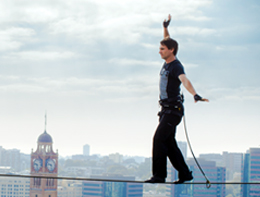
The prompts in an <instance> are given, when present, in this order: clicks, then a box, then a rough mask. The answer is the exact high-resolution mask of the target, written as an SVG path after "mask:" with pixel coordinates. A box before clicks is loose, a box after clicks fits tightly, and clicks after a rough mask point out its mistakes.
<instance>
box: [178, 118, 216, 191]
mask: <svg viewBox="0 0 260 197" xmlns="http://www.w3.org/2000/svg"><path fill="white" fill-rule="evenodd" d="M183 125H184V131H185V135H186V139H187V142H188V145H189V148H190V151H191V154H192V156H193V158H194V160H195V162H196V164H197V166H198V168H199V169H200V171H201V173H202V174H203V176H204V177H205V179H206V187H207V188H208V189H209V188H210V187H211V183H210V181H209V179H208V178H207V176H206V174H205V173H204V171H203V170H202V168H201V166H200V164H199V162H198V160H197V159H196V157H195V155H194V153H193V151H192V148H191V143H190V140H189V136H188V131H187V126H186V121H185V115H183Z"/></svg>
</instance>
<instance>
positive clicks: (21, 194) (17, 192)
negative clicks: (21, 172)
mask: <svg viewBox="0 0 260 197" xmlns="http://www.w3.org/2000/svg"><path fill="white" fill-rule="evenodd" d="M0 193H1V194H0V196H1V197H8V196H9V197H29V196H30V179H28V178H13V177H1V178H0Z"/></svg>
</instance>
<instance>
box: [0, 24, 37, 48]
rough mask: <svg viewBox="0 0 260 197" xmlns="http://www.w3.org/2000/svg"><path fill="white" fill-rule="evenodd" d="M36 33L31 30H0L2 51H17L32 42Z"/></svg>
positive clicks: (18, 28)
mask: <svg viewBox="0 0 260 197" xmlns="http://www.w3.org/2000/svg"><path fill="white" fill-rule="evenodd" d="M34 35H35V31H34V30H33V29H30V28H21V27H9V28H6V29H3V30H0V43H1V45H0V51H10V50H17V49H19V48H20V47H21V46H22V45H24V44H25V43H26V42H29V41H31V40H32V38H31V37H32V36H34Z"/></svg>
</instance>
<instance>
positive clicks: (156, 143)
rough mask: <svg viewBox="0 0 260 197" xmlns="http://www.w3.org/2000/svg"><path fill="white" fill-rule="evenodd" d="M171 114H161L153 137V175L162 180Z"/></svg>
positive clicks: (164, 172) (163, 177)
mask: <svg viewBox="0 0 260 197" xmlns="http://www.w3.org/2000/svg"><path fill="white" fill-rule="evenodd" d="M171 122H172V115H171V114H163V115H162V117H161V119H160V123H159V125H158V127H157V129H156V132H155V135H154V138H153V176H154V177H159V178H161V179H163V180H165V178H166V177H167V155H168V151H169V149H168V148H169V147H168V146H167V141H168V140H169V139H171V136H172V123H171Z"/></svg>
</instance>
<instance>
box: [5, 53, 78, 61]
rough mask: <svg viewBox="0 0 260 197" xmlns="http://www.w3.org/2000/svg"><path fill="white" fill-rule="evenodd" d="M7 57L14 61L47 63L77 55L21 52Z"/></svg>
mask: <svg viewBox="0 0 260 197" xmlns="http://www.w3.org/2000/svg"><path fill="white" fill-rule="evenodd" d="M7 57H8V58H10V59H15V60H16V61H19V60H28V61H49V60H59V59H70V58H75V57H78V54H75V53H74V52H71V51H21V52H13V53H10V54H9V55H8V56H7Z"/></svg>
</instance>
